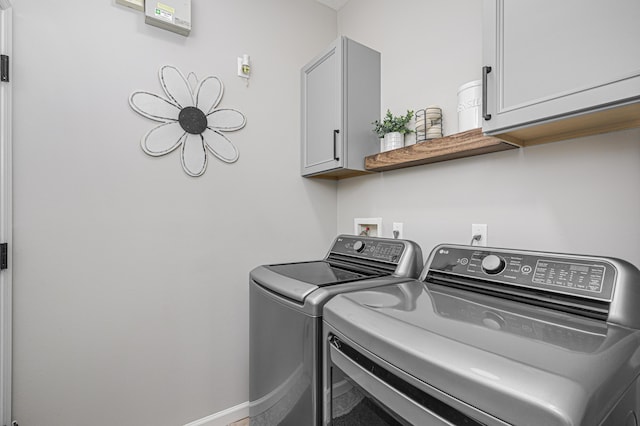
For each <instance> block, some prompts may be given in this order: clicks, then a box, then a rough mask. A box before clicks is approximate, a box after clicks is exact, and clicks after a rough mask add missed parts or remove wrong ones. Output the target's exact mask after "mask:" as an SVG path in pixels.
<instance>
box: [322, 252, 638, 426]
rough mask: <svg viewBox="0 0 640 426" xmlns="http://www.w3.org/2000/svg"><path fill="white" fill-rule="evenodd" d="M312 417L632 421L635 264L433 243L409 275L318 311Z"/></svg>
mask: <svg viewBox="0 0 640 426" xmlns="http://www.w3.org/2000/svg"><path fill="white" fill-rule="evenodd" d="M324 350H325V366H324V388H323V391H324V392H325V394H326V395H327V397H326V399H325V401H326V404H325V410H324V424H331V425H335V426H342V425H349V426H358V425H367V426H378V425H424V426H431V425H449V426H451V425H455V426H459V425H472V426H477V425H502V426H504V425H522V426H636V425H637V424H638V416H639V411H640V381H639V380H638V377H639V375H640V272H639V271H638V269H637V268H636V267H634V266H633V265H631V264H629V263H627V262H625V261H622V260H619V259H614V258H605V257H593V256H578V255H568V254H557V253H543V252H531V251H522V250H508V249H497V248H486V247H470V246H457V245H441V246H439V247H437V248H436V249H434V250H433V252H432V253H431V255H430V257H429V259H428V260H427V262H426V266H425V269H424V271H423V272H422V274H421V276H420V278H419V279H418V280H414V281H408V282H404V283H400V284H394V285H390V286H386V287H379V288H374V289H368V290H365V291H357V292H353V293H349V294H344V295H339V296H336V297H335V298H333V299H332V300H331V301H329V302H328V303H327V304H326V305H325V308H324Z"/></svg>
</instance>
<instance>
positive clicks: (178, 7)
mask: <svg viewBox="0 0 640 426" xmlns="http://www.w3.org/2000/svg"><path fill="white" fill-rule="evenodd" d="M144 13H145V17H144V22H145V23H147V24H149V25H153V26H156V27H159V28H162V29H165V30H169V31H173V32H174V33H178V34H180V35H183V36H188V35H189V32H191V0H163V3H160V2H155V1H152V0H146V1H145V5H144Z"/></svg>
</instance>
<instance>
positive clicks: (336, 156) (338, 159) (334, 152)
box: [333, 129, 340, 161]
mask: <svg viewBox="0 0 640 426" xmlns="http://www.w3.org/2000/svg"><path fill="white" fill-rule="evenodd" d="M338 133H340V130H338V129H335V130H334V131H333V159H334V160H335V161H340V157H338V147H337V144H338V142H337V139H338Z"/></svg>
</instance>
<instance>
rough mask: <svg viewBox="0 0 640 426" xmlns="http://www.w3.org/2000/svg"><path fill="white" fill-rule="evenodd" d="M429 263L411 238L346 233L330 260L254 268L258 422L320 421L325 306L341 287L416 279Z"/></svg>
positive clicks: (253, 379)
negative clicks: (426, 263) (360, 235)
mask: <svg viewBox="0 0 640 426" xmlns="http://www.w3.org/2000/svg"><path fill="white" fill-rule="evenodd" d="M422 267H423V264H422V251H421V250H420V247H419V246H418V245H416V244H415V243H413V242H411V241H407V240H395V239H385V238H368V237H357V236H352V235H340V236H338V237H337V238H336V240H335V241H334V243H333V245H332V247H331V249H330V250H329V252H328V254H327V255H326V257H325V258H324V259H323V260H318V261H311V262H297V263H286V264H279V265H265V266H260V267H257V268H255V269H254V270H253V271H251V274H250V284H249V285H250V337H249V340H250V341H249V358H250V370H249V399H250V405H249V413H250V417H251V424H252V425H268V426H272V425H283V426H286V425H291V426H314V425H318V424H320V423H321V420H322V400H321V387H322V379H321V377H322V376H321V372H322V351H321V349H322V316H321V315H322V307H323V306H324V304H325V303H326V302H327V301H328V300H329V299H330V298H331V297H333V296H334V295H336V294H338V293H343V292H348V291H354V290H357V289H362V288H368V287H375V286H382V285H389V284H393V283H398V282H402V281H407V280H408V279H414V278H416V277H418V275H419V274H420V271H421V270H422Z"/></svg>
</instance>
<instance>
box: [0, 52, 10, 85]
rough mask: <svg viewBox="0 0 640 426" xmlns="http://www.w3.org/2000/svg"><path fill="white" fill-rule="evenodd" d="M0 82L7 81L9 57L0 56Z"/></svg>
mask: <svg viewBox="0 0 640 426" xmlns="http://www.w3.org/2000/svg"><path fill="white" fill-rule="evenodd" d="M0 81H9V56H7V55H0Z"/></svg>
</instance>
